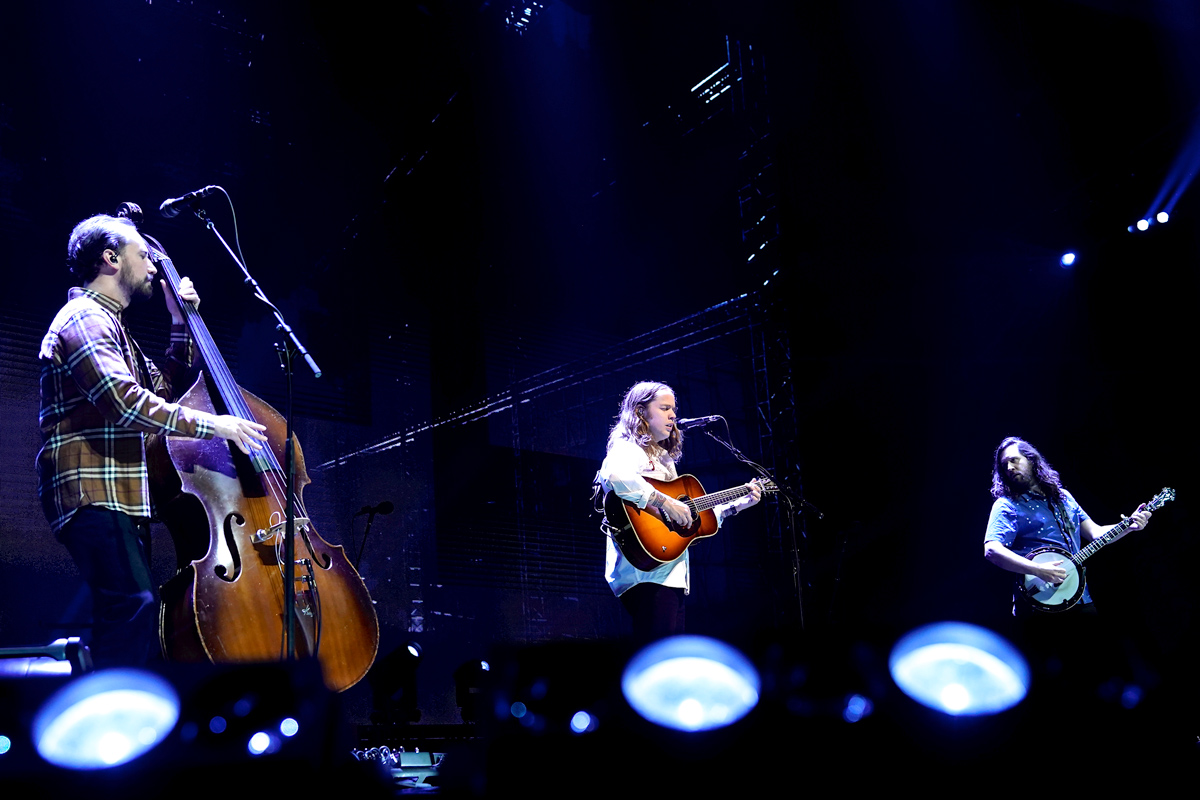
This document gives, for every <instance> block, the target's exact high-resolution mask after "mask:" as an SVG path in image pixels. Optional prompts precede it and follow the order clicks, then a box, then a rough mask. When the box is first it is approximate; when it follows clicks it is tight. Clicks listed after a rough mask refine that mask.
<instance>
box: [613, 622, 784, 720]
mask: <svg viewBox="0 0 1200 800" xmlns="http://www.w3.org/2000/svg"><path fill="white" fill-rule="evenodd" d="M760 686H761V684H760V681H759V677H758V672H757V671H756V670H755V669H754V666H753V665H752V664H751V663H750V662H749V661H748V660H747V659H746V657H745V656H743V655H742V654H741V653H739V652H738V651H737V650H735V649H734V648H732V647H730V646H729V645H727V644H724V643H723V642H719V641H717V640H716V639H709V638H707V637H704V636H673V637H671V638H668V639H663V640H662V641H659V642H655V643H653V644H651V645H649V646H647V647H646V648H645V649H643V650H642V651H641V652H639V653H638V654H637V655H635V656H634V657H633V659H632V660H630V662H629V664H628V666H626V667H625V673H624V675H623V676H622V678H621V691H622V692H623V693H624V695H625V699H626V700H628V701H629V704H630V705H631V706H633V708H634V710H635V711H637V712H638V713H639V714H641V715H642V717H644V718H645V719H647V720H649V721H650V722H653V723H655V724H657V725H662V726H663V727H667V728H675V729H677V730H683V731H701V730H711V729H713V728H721V727H724V726H726V725H731V724H733V723H734V722H737V721H738V720H739V719H741V718H742V717H744V716H745V715H746V714H747V713H749V712H750V710H751V709H752V708H754V706H755V705H757V704H758V696H759V690H760Z"/></svg>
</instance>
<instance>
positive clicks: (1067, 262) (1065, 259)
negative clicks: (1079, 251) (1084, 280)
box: [1058, 253, 1075, 267]
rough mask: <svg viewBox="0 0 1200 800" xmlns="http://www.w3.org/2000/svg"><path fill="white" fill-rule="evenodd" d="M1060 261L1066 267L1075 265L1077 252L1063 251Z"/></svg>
mask: <svg viewBox="0 0 1200 800" xmlns="http://www.w3.org/2000/svg"><path fill="white" fill-rule="evenodd" d="M1058 263H1060V264H1062V265H1063V266H1064V267H1070V266H1073V265H1074V264H1075V254H1074V253H1063V254H1062V258H1060V259H1059V260H1058Z"/></svg>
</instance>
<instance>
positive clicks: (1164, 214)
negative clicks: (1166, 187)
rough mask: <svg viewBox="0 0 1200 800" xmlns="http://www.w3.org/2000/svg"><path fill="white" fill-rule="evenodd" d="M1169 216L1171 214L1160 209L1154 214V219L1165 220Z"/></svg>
mask: <svg viewBox="0 0 1200 800" xmlns="http://www.w3.org/2000/svg"><path fill="white" fill-rule="evenodd" d="M1170 218H1171V215H1170V214H1168V213H1167V212H1165V211H1160V212H1158V213H1157V214H1155V215H1154V219H1156V220H1158V221H1159V222H1166V221H1167V220H1169V219H1170Z"/></svg>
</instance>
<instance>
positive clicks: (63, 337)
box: [37, 288, 213, 534]
mask: <svg viewBox="0 0 1200 800" xmlns="http://www.w3.org/2000/svg"><path fill="white" fill-rule="evenodd" d="M67 298H68V299H67V304H66V305H65V306H63V307H62V309H61V310H60V311H59V312H58V315H57V316H56V317H55V318H54V322H53V323H51V325H50V329H49V331H47V333H46V335H45V337H44V338H43V339H42V346H41V350H40V351H39V353H38V360H39V362H40V363H41V368H42V372H41V395H42V403H41V411H40V413H39V424H40V426H41V431H42V450H41V452H40V453H39V454H38V459H37V468H38V496H39V497H40V498H41V501H42V510H43V511H44V512H45V514H46V519H47V520H48V521H49V522H50V527H51V529H52V530H53V531H54V533H55V534H57V533H58V532H59V531H61V530H62V528H63V526H65V525H66V524H67V522H68V521H69V520H70V519H71V515H72V514H74V513H75V511H77V510H78V509H80V508H82V507H83V506H86V505H97V506H103V507H104V508H109V509H113V510H116V511H123V512H125V513H126V514H129V515H131V516H134V517H150V516H151V515H152V513H153V512H152V509H151V502H150V485H149V476H148V473H147V469H146V446H145V439H144V434H146V433H159V432H164V433H177V434H181V435H183V436H189V437H194V438H197V439H207V438H211V437H212V435H213V429H212V425H211V422H210V417H209V416H208V415H207V414H205V413H203V412H200V411H195V410H192V409H189V408H185V407H183V406H180V405H178V404H176V403H172V402H169V398H171V397H172V396H173V387H172V385H171V382H172V380H179V379H182V378H183V377H184V375H185V373H186V372H187V369H188V367H189V366H190V364H191V362H192V357H193V352H192V351H193V345H192V340H191V336H190V335H189V334H188V333H187V331H186V329H185V328H184V327H183V326H172V328H171V343H170V346H169V347H168V348H167V357H168V358H167V361H166V363H165V365H164V370H165V373H164V372H160V371H159V370H158V369H157V368H156V367H155V365H154V363H153V362H151V361H149V360H148V359H146V358H145V357H144V356H142V353H141V350H140V349H139V348H138V346H137V343H136V342H134V341H133V339H132V338H131V337H130V336H129V333H128V331H126V330H125V327H124V325H123V324H122V322H121V311H122V309H121V304H120V303H118V302H117V301H115V300H113V299H112V298H110V297H107V296H105V295H102V294H100V293H99V292H94V291H92V290H90V289H81V288H74V289H71V291H70V293H69V294H68V296H67ZM147 386H152V387H153V391H151V390H150V389H147V388H145V387H147Z"/></svg>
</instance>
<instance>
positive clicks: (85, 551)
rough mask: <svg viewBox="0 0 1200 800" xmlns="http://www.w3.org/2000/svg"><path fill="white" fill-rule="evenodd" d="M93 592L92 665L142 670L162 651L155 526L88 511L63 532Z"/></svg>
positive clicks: (61, 538) (100, 510) (87, 508)
mask: <svg viewBox="0 0 1200 800" xmlns="http://www.w3.org/2000/svg"><path fill="white" fill-rule="evenodd" d="M58 538H59V541H61V542H62V543H63V544H64V545H66V548H67V551H68V552H70V554H71V558H72V559H74V560H75V565H76V566H77V567H79V571H80V573H81V574H82V575H83V579H84V580H85V581H87V584H88V586H89V587H90V588H91V590H92V620H93V622H92V640H91V644H90V647H91V652H92V661H93V663H95V665H96V667H97V668H98V669H99V668H101V667H111V666H137V665H142V664H145V663H146V662H147V661H149V660H150V657H151V654H152V653H157V649H158V602H157V599H156V597H155V593H154V586H153V584H152V583H151V579H150V524H149V522H147V521H146V520H144V519H139V518H135V517H131V516H129V515H128V514H123V513H121V512H120V511H112V510H110V509H107V508H100V507H98V506H85V507H84V508H81V509H79V510H78V511H76V512H75V514H74V516H72V517H71V521H70V522H68V523H67V526H66V527H65V528H63V529H62V531H60V532H59V535H58Z"/></svg>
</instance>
